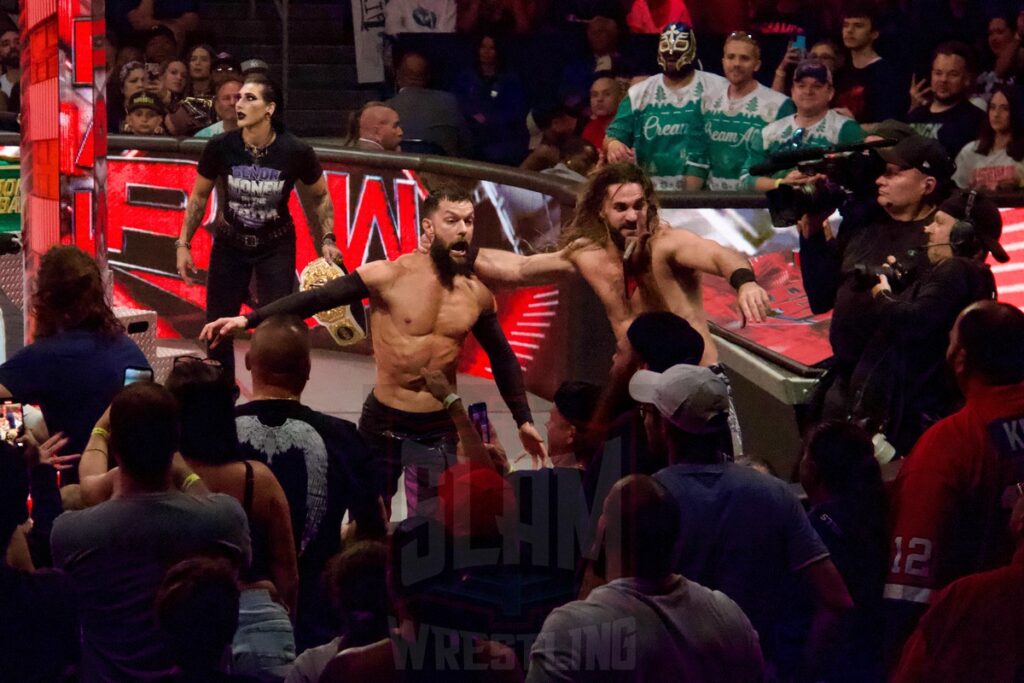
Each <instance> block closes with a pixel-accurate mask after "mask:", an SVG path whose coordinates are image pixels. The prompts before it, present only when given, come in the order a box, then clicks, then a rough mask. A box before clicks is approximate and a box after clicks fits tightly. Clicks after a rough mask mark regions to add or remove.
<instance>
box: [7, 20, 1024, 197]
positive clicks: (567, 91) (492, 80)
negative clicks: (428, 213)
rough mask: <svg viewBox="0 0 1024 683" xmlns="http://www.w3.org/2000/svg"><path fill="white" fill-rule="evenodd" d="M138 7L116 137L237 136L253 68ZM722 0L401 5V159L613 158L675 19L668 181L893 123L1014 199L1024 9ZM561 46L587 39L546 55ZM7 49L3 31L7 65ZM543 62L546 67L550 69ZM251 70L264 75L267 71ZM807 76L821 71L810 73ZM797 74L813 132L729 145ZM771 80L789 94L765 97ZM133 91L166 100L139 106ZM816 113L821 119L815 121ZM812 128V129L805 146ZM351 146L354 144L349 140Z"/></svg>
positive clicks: (784, 99) (526, 162) (395, 48)
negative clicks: (679, 75) (697, 2)
mask: <svg viewBox="0 0 1024 683" xmlns="http://www.w3.org/2000/svg"><path fill="white" fill-rule="evenodd" d="M133 4H134V3H133V2H127V3H114V6H113V7H110V6H108V8H107V9H108V15H109V16H111V19H110V20H109V21H108V26H109V27H110V29H111V30H110V34H109V36H108V44H109V49H108V63H109V64H110V68H109V74H110V77H109V78H108V102H109V112H108V114H109V115H108V121H109V122H110V130H111V131H112V132H129V133H138V134H154V133H155V134H168V135H177V136H184V135H194V134H197V133H199V134H200V135H201V136H204V137H205V136H209V135H213V134H217V133H220V132H223V131H225V130H231V128H232V125H233V124H232V121H231V118H232V113H231V111H230V101H231V99H232V97H233V90H234V86H232V85H229V83H232V82H234V80H235V79H236V78H238V77H240V76H243V75H244V73H243V69H242V67H243V64H240V63H239V61H238V60H235V59H233V58H232V57H231V55H228V54H226V53H223V52H217V51H216V47H214V45H215V41H214V40H213V38H214V36H213V33H212V32H211V31H208V30H204V29H205V27H204V26H203V25H202V22H201V20H200V18H199V15H198V14H197V11H198V7H197V4H196V3H195V2H177V3H169V4H168V3H155V7H154V6H153V5H154V3H152V2H143V3H139V4H138V7H134V8H130V7H129V6H130V5H133ZM722 4H723V6H722V7H718V8H710V9H709V8H703V7H702V8H693V7H688V6H687V4H686V3H685V2H682V0H675V1H665V2H652V1H646V0H637V2H634V3H614V2H590V3H572V2H566V3H554V2H551V3H545V2H525V1H524V2H487V3H476V4H473V3H455V2H453V1H451V0H449V1H448V2H444V1H440V2H397V1H393V2H390V3H388V5H387V11H386V22H385V35H386V38H385V44H386V47H387V49H386V50H385V55H386V56H387V58H388V59H389V60H391V63H390V66H389V70H388V73H389V74H391V78H392V80H390V81H389V83H387V84H385V85H384V86H383V87H382V89H381V95H382V97H381V101H383V102H385V103H386V104H387V105H388V106H389V107H391V108H392V109H394V110H395V111H396V112H397V113H398V116H399V121H400V124H401V126H402V128H403V129H404V133H405V135H404V140H403V143H404V144H403V145H402V147H401V149H402V150H404V151H414V152H427V153H435V154H444V155H448V156H457V157H463V158H472V159H477V160H481V161H489V162H492V163H499V164H506V165H513V166H519V165H522V166H523V168H527V169H531V170H542V169H543V168H547V167H551V166H553V165H555V164H556V163H557V162H558V160H559V159H560V157H561V154H560V152H559V151H558V150H557V149H554V148H556V147H557V146H558V145H560V144H564V143H565V142H566V140H568V139H571V138H572V137H575V136H577V135H580V136H583V137H585V138H586V139H588V140H589V141H590V142H591V143H592V144H594V145H595V147H597V148H598V149H599V150H600V151H601V152H602V158H604V156H605V155H606V154H607V157H608V160H609V161H616V160H621V158H622V156H623V154H622V151H621V149H619V150H610V149H609V148H610V147H615V146H616V145H619V144H625V145H626V146H627V147H628V148H629V149H630V150H631V151H632V150H633V146H634V142H633V141H632V139H631V138H632V136H630V135H629V134H627V133H626V132H624V131H623V130H622V129H621V128H617V127H616V126H612V129H611V130H612V132H611V133H610V134H606V131H607V129H608V127H609V125H610V124H612V123H613V121H614V119H616V118H621V116H622V115H623V114H624V113H629V112H630V111H632V109H631V108H632V107H636V106H637V104H638V103H641V104H642V102H643V101H644V97H645V95H644V94H643V90H642V89H643V88H644V87H645V86H643V85H642V84H641V82H642V81H644V79H647V78H650V77H652V76H653V77H654V80H656V81H659V82H660V74H659V73H658V72H659V71H661V69H659V68H658V67H657V66H656V60H655V57H656V54H657V48H656V47H655V45H656V43H655V42H652V41H651V40H650V39H652V38H654V37H655V35H656V34H658V33H660V32H661V31H662V30H663V28H664V27H665V25H667V24H671V23H673V22H681V24H680V25H683V26H686V27H688V28H689V29H690V30H691V34H690V35H691V40H693V42H695V43H696V47H697V48H698V49H699V51H698V53H697V54H695V55H694V58H695V59H698V60H699V61H697V62H695V64H699V65H700V68H699V69H697V71H696V77H697V80H698V81H700V82H701V84H702V87H701V88H700V90H701V93H700V94H699V95H694V94H693V92H692V91H693V90H694V88H692V87H690V85H689V82H688V80H687V79H685V78H684V79H683V82H680V83H676V84H675V85H674V86H672V87H670V88H669V90H670V91H674V92H675V93H676V95H677V96H678V97H677V99H679V101H678V102H674V103H673V106H670V107H666V109H669V110H671V109H673V108H678V107H682V108H684V109H687V110H688V111H689V110H690V109H695V111H694V112H693V116H690V117H689V118H688V119H687V120H686V121H685V123H684V124H683V125H685V126H686V129H687V132H684V133H683V135H684V136H685V135H687V134H688V135H691V136H692V137H693V138H695V140H694V141H692V142H691V143H688V144H687V145H686V146H685V148H684V150H683V151H684V152H685V153H686V155H687V156H688V157H690V158H692V159H693V160H694V162H696V164H697V165H696V166H694V165H690V166H689V167H687V166H685V165H684V167H683V168H681V169H678V170H679V171H680V172H678V173H675V175H677V176H685V175H689V174H694V175H693V178H694V180H692V181H689V182H686V183H682V182H678V181H676V182H675V183H674V184H671V185H669V184H665V185H662V188H663V189H667V188H669V187H674V188H675V189H690V190H694V189H698V188H707V189H712V190H735V189H745V190H751V189H754V188H755V187H756V188H758V189H765V188H767V187H768V186H769V184H770V183H772V182H774V181H775V180H778V179H779V178H777V177H776V178H771V177H768V178H765V179H764V180H760V179H757V178H748V179H744V180H743V181H740V175H739V169H740V168H741V167H743V166H744V165H748V166H749V165H756V163H757V160H758V159H759V158H761V157H762V156H763V155H764V154H766V153H768V154H770V153H771V152H772V151H777V150H778V149H779V148H780V147H781V146H786V147H802V146H825V145H830V144H837V143H842V142H850V141H854V140H857V139H860V138H862V137H863V136H864V135H865V134H870V133H871V132H872V131H873V130H874V127H875V126H876V125H877V124H878V123H880V122H882V121H885V120H890V119H896V120H904V121H907V122H909V123H911V125H912V126H913V127H914V129H915V130H916V131H917V132H919V133H921V134H923V135H926V136H928V137H933V138H937V139H939V140H940V141H941V142H942V144H943V146H944V147H945V149H946V151H947V152H948V154H949V155H950V156H951V158H953V159H955V160H956V161H957V167H958V172H957V174H956V176H955V182H956V183H957V184H958V185H959V186H960V187H964V188H972V189H986V190H999V191H1010V190H1014V189H1016V188H1017V187H1019V185H1020V183H1021V182H1022V180H1024V176H1022V173H1024V157H1022V156H1021V155H1022V153H1024V151H1022V150H1021V149H1018V147H1019V146H1020V145H1019V144H1017V142H1018V141H1017V138H1018V137H1020V131H1021V130H1022V127H1024V111H1022V110H1021V106H1020V93H1019V92H1018V90H1017V86H1016V85H1015V80H1016V79H1017V78H1018V77H1019V76H1020V74H1021V72H1022V70H1024V48H1021V37H1020V34H1019V30H1020V26H1021V18H1020V17H1024V14H1022V13H1015V12H1016V10H1017V9H1018V8H1017V6H1016V5H1015V4H1013V3H1012V2H1000V0H991V1H990V2H984V3H956V2H950V3H948V4H946V3H939V5H940V6H939V7H937V8H935V9H934V11H929V12H928V13H922V10H921V7H920V6H919V5H921V3H887V2H873V1H872V0H855V1H853V2H843V3H825V4H823V5H821V6H814V7H811V6H806V7H805V6H804V5H805V3H802V2H757V3H753V2H751V3H736V2H729V3H722ZM165 5H166V7H165ZM627 5H628V6H627ZM118 13H120V14H118ZM725 20H727V21H728V22H730V23H729V24H725V23H723V21H725ZM918 21H920V22H922V23H921V24H918V23H916V22H918ZM581 25H582V28H581ZM921 26H929V27H934V28H935V30H934V31H932V32H929V31H925V30H923V29H922V28H921ZM726 29H728V30H726ZM730 30H731V31H733V32H732V33H729V31H730ZM652 34H654V35H652ZM522 40H532V41H533V42H532V43H529V44H530V45H531V46H539V47H540V50H539V53H540V54H539V55H538V56H536V57H531V55H530V53H531V52H534V50H532V49H527V50H526V51H525V54H523V53H520V52H512V50H511V46H512V45H513V44H515V42H516V41H522ZM432 41H433V42H432ZM453 41H454V42H453ZM545 43H547V45H545ZM552 43H555V44H564V45H568V46H578V47H576V48H574V49H575V50H576V51H572V50H570V49H565V48H563V49H561V50H559V51H552V50H551V49H550V44H552ZM5 49H6V48H4V43H3V36H0V59H5V57H4V54H5V53H4V50H5ZM545 49H547V51H546V52H545ZM452 55H456V56H455V57H453V56H452ZM14 57H15V60H16V57H17V51H16V49H15V55H14ZM552 57H555V58H556V61H555V62H554V64H553V65H552V64H551V63H547V62H549V61H550V59H551V58H552ZM807 60H813V61H814V62H816V63H821V64H823V65H824V66H825V67H826V70H824V71H813V70H812V71H808V68H807V67H808V66H809V65H808V64H802V62H806V61H807ZM255 61H257V62H258V60H255ZM432 62H434V64H432ZM541 62H545V63H543V64H542V63H541ZM244 66H246V67H247V68H255V69H262V70H264V71H265V70H266V65H265V64H262V63H259V64H254V65H253V66H252V67H249V65H248V64H245V65H244ZM773 66H774V67H775V68H774V71H773ZM801 66H803V67H804V68H803V69H799V70H798V67H801ZM538 68H540V69H542V72H538V71H537V69H538ZM4 69H5V73H4V75H2V76H0V89H2V90H3V92H4V93H5V95H6V96H7V97H10V96H11V95H10V93H9V89H10V87H11V84H12V82H13V80H12V79H14V80H16V77H17V72H18V66H17V65H16V63H5V66H4ZM808 73H812V74H814V75H813V76H811V78H812V80H810V81H808V80H807V79H808V76H807V74H808ZM719 75H723V76H724V78H721V77H718V76H719ZM797 76H799V78H797ZM804 81H806V82H807V83H814V82H816V83H817V84H818V85H817V86H815V88H814V89H815V90H818V91H820V93H819V94H818V99H820V100H821V104H820V105H817V104H815V105H812V106H810V108H809V109H807V111H805V112H804V113H803V114H798V115H797V120H796V123H797V124H802V125H794V126H787V125H785V124H781V125H779V126H778V130H777V131H775V133H778V135H775V133H771V132H769V135H775V137H770V138H768V139H758V138H757V137H756V136H753V137H750V136H748V137H742V138H740V139H739V140H738V141H732V142H731V146H732V148H733V149H731V150H726V149H725V148H724V146H723V145H722V144H720V143H721V141H722V139H728V138H729V132H728V131H727V130H724V129H722V128H721V125H720V124H722V123H723V121H726V120H727V119H734V125H735V122H736V121H742V122H745V123H752V124H753V125H752V128H753V129H754V131H753V132H755V133H760V132H761V130H760V129H761V128H764V127H765V126H767V125H768V124H771V123H774V122H777V121H778V120H781V119H785V117H787V116H789V115H792V114H794V112H795V110H796V109H797V108H799V106H800V100H802V99H805V91H806V90H807V89H808V88H809V87H810V86H809V85H806V84H805V83H804ZM648 83H649V85H648V86H647V87H648V88H650V87H651V86H650V82H649V81H648ZM680 86H681V87H680ZM222 88H223V89H224V92H223V93H222V92H221V90H222ZM755 89H756V92H753V91H754V90H755ZM769 89H771V90H774V91H776V92H777V93H779V95H778V96H777V97H774V98H773V97H771V96H769V95H768V93H767V91H768V90H769ZM140 91H144V92H146V93H148V94H149V95H151V96H152V97H153V98H154V99H155V100H157V102H156V103H155V104H154V103H152V102H149V100H139V101H135V102H133V101H132V97H133V96H134V95H135V94H136V93H137V92H140ZM389 94H391V95H392V97H391V98H390V99H388V97H387V95H389ZM789 96H792V97H793V99H792V100H789V99H788V97H789ZM684 100H685V101H686V102H692V103H693V105H685V104H684ZM620 103H621V104H620ZM627 105H628V106H627ZM694 105H695V106H694ZM748 107H749V108H748ZM822 108H823V110H824V112H826V113H824V114H817V113H815V111H816V110H818V109H822ZM129 110H130V111H129ZM132 112H139V113H137V114H135V115H134V116H131V115H129V114H130V113H132ZM616 112H618V115H617V114H616ZM741 112H742V114H741ZM566 114H568V115H569V116H570V117H571V118H572V119H573V120H572V122H571V123H569V124H567V126H566V127H567V128H569V132H568V133H565V134H562V135H560V139H559V140H558V141H556V142H555V143H552V141H551V139H550V136H549V135H548V134H547V130H546V128H545V125H544V124H545V122H548V121H551V120H552V119H553V118H559V117H563V116H565V115H566ZM839 117H844V118H842V119H840V118H839ZM690 119H692V120H690ZM758 120H759V122H758ZM808 124H809V125H808ZM845 124H848V125H845ZM211 126H212V127H211ZM727 127H728V126H727ZM691 129H692V130H691ZM801 129H803V130H804V134H803V136H802V137H799V139H797V138H794V137H793V135H794V133H795V132H797V131H799V130H801ZM200 130H201V131H202V132H199V131H200ZM787 132H788V134H787ZM780 135H781V136H782V137H779V136H780ZM723 136H724V138H723ZM696 138H701V140H696ZM776 138H778V139H776ZM358 140H359V136H358V135H357V136H355V137H353V136H352V135H349V141H350V143H352V144H354V143H355V142H357V141H358ZM647 142H648V143H650V142H651V141H650V140H648V141H647ZM654 142H656V143H658V142H659V141H658V140H657V136H655V140H654ZM643 146H644V145H643V144H641V147H643ZM655 146H656V147H657V146H659V145H657V144H656V145H655ZM705 147H706V149H705ZM716 147H717V149H716ZM538 148H541V156H540V157H538V156H536V154H535V153H536V152H537V150H538ZM386 149H390V147H387V148H386ZM650 155H651V152H649V151H647V152H645V151H644V150H643V149H641V150H640V151H639V162H640V163H641V165H643V166H645V168H646V170H648V172H652V173H653V175H656V176H658V175H661V174H662V172H663V171H664V169H662V170H661V171H659V169H658V166H659V163H658V162H657V161H656V160H652V159H651V158H650ZM741 156H742V157H744V158H743V160H742V161H739V160H738V158H739V157H741ZM746 157H750V158H746Z"/></svg>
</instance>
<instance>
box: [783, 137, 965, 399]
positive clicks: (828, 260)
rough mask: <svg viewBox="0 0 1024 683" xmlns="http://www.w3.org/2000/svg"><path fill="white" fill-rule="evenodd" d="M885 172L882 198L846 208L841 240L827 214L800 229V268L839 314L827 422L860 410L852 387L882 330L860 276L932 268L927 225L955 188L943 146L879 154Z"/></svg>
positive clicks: (916, 142)
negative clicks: (890, 268)
mask: <svg viewBox="0 0 1024 683" xmlns="http://www.w3.org/2000/svg"><path fill="white" fill-rule="evenodd" d="M878 154H879V156H880V157H881V158H882V159H883V160H884V161H885V170H884V172H883V173H882V175H881V176H879V177H878V178H877V179H876V181H875V184H876V185H877V188H878V196H877V198H876V199H874V200H873V201H872V200H871V199H870V198H865V197H857V200H859V201H857V200H855V201H852V202H850V203H849V204H848V205H847V206H846V207H843V215H844V220H843V222H842V224H841V226H840V229H839V231H838V235H834V234H832V232H831V230H829V229H828V228H827V227H824V226H823V223H824V218H825V216H820V215H819V216H816V217H815V216H805V217H804V218H803V219H801V221H800V224H799V225H798V227H799V229H800V270H801V273H802V275H803V282H804V289H805V290H806V292H807V299H808V303H809V304H810V307H811V310H812V311H813V312H814V313H824V312H826V311H829V310H833V315H832V324H831V329H830V330H829V340H830V341H831V343H832V352H833V354H834V367H833V373H832V377H831V379H830V380H823V381H828V382H830V384H825V385H823V386H822V389H827V394H826V395H825V399H824V406H823V413H824V417H826V418H831V417H835V418H845V417H847V416H848V414H849V407H850V406H851V405H852V401H851V395H850V389H849V381H850V377H851V375H852V374H853V370H854V368H855V367H856V365H857V363H858V362H859V360H860V358H861V355H862V354H863V352H864V349H865V347H866V346H867V344H868V342H869V341H870V340H871V337H872V335H873V334H874V331H875V330H876V329H877V327H878V324H879V319H878V317H879V314H878V311H877V310H876V308H875V307H874V306H872V305H871V302H872V298H871V292H870V289H871V286H872V284H874V282H868V283H867V284H866V286H865V283H864V282H863V278H858V277H857V276H856V273H857V271H858V269H857V268H856V266H857V265H860V266H861V270H863V268H865V267H867V268H869V269H870V268H875V267H880V266H881V265H882V264H884V263H886V262H887V259H888V258H889V257H890V256H894V257H896V260H897V261H898V262H899V263H900V268H899V270H901V271H906V272H907V273H908V274H910V277H908V278H904V279H903V280H902V281H901V284H904V283H905V284H909V281H908V280H909V279H912V277H913V274H914V273H920V272H922V271H923V270H926V269H927V268H928V265H929V264H928V259H927V256H926V254H925V253H923V250H921V248H920V247H921V246H922V244H923V243H924V241H925V236H924V229H925V226H927V225H929V224H931V223H932V220H933V217H934V214H935V208H936V205H937V204H938V202H939V201H941V198H942V195H943V193H944V191H945V188H946V187H947V186H948V184H949V179H950V176H951V175H952V171H953V166H952V163H951V162H950V160H949V157H948V156H947V155H946V152H945V150H944V149H943V148H942V145H940V144H939V143H938V142H937V141H935V140H930V139H927V138H923V137H921V136H918V135H911V136H909V137H906V138H904V139H903V140H901V141H900V142H898V143H897V144H896V145H895V146H893V147H889V148H887V149H882V150H879V152H878Z"/></svg>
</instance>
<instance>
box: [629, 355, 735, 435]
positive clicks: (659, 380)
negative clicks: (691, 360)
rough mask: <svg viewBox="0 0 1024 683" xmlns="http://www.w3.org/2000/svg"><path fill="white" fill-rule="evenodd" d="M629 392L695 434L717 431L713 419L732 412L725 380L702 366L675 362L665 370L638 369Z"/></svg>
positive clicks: (686, 430) (676, 424) (630, 383)
mask: <svg viewBox="0 0 1024 683" xmlns="http://www.w3.org/2000/svg"><path fill="white" fill-rule="evenodd" d="M629 395H630V396H632V397H633V399H634V400H636V401H639V402H640V403H650V404H651V405H653V406H654V407H655V408H657V409H658V412H659V413H661V415H662V416H663V417H664V418H665V419H666V420H668V421H669V422H671V423H672V424H673V425H675V426H676V427H678V428H679V429H681V430H683V431H684V432H689V433H691V434H701V433H707V432H714V431H717V430H718V429H719V428H720V427H719V425H715V424H710V423H711V422H712V420H713V419H714V418H716V417H719V416H720V415H725V414H727V413H728V412H729V387H728V385H727V384H726V383H725V380H724V379H722V378H721V377H719V376H718V375H716V374H715V373H714V372H713V371H711V370H709V369H708V368H705V367H701V366H699V365H674V366H672V367H670V368H669V369H668V370H666V371H665V372H660V373H659V372H653V371H651V370H638V371H637V373H636V374H635V375H633V379H631V380H630V381H629Z"/></svg>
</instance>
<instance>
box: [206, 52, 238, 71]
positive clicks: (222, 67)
mask: <svg viewBox="0 0 1024 683" xmlns="http://www.w3.org/2000/svg"><path fill="white" fill-rule="evenodd" d="M210 69H211V70H212V71H213V72H215V73H216V72H217V71H234V72H235V73H237V74H241V73H242V66H241V65H240V64H239V63H238V60H237V59H235V58H234V57H232V56H231V53H230V52H218V53H217V54H216V55H214V56H213V64H212V65H211V66H210Z"/></svg>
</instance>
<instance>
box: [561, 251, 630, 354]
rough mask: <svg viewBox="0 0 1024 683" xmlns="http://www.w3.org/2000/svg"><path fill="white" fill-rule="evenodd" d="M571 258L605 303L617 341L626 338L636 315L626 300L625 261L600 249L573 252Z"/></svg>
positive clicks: (606, 312) (605, 309)
mask: <svg viewBox="0 0 1024 683" xmlns="http://www.w3.org/2000/svg"><path fill="white" fill-rule="evenodd" d="M572 259H573V261H574V262H575V264H576V268H577V269H578V270H579V272H580V275H582V276H583V279H584V280H586V282H587V284H588V285H590V288H591V289H592V290H593V291H594V294H596V295H597V298H598V299H600V300H601V303H602V304H604V311H605V314H606V315H607V316H608V322H609V323H610V324H611V326H612V332H614V333H615V338H616V339H619V338H621V337H624V336H626V330H628V329H629V325H630V323H632V322H633V318H634V315H633V311H632V308H631V307H630V305H629V299H628V298H627V297H626V276H625V273H624V271H623V265H622V262H621V261H620V260H618V259H616V258H614V257H612V255H611V254H609V253H608V252H607V251H605V250H604V249H601V248H597V247H594V248H587V249H580V250H578V251H576V252H574V253H573V255H572Z"/></svg>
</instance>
